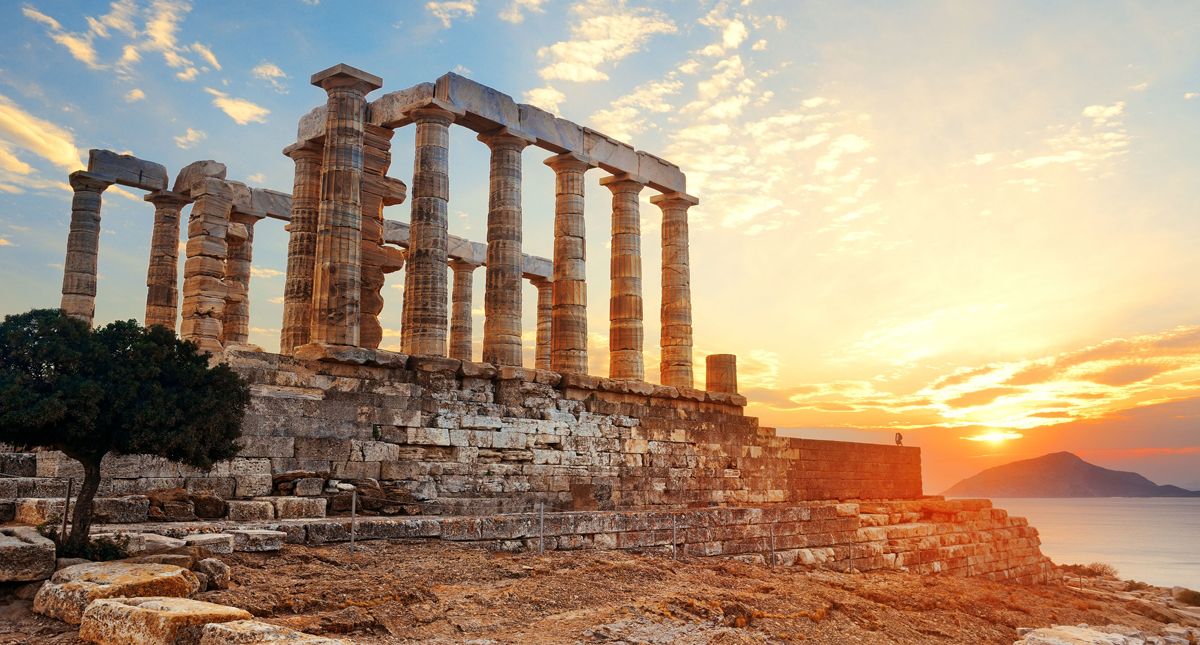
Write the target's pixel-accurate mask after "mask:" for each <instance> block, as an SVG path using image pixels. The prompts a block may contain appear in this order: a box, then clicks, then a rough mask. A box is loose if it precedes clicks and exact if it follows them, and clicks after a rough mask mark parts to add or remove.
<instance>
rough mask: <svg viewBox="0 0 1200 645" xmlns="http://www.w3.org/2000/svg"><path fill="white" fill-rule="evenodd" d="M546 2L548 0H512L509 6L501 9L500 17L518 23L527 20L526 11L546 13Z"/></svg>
mask: <svg viewBox="0 0 1200 645" xmlns="http://www.w3.org/2000/svg"><path fill="white" fill-rule="evenodd" d="M545 4H546V0H510V2H509V3H508V6H507V7H505V8H504V9H503V10H502V11H500V19H501V20H503V21H505V22H511V23H513V24H518V23H521V22H524V21H525V14H526V13H545V11H546V9H545V8H544V7H543V5H545Z"/></svg>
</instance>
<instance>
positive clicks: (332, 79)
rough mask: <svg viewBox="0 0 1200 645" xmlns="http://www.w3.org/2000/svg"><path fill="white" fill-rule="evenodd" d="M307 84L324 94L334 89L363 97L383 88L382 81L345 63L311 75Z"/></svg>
mask: <svg viewBox="0 0 1200 645" xmlns="http://www.w3.org/2000/svg"><path fill="white" fill-rule="evenodd" d="M309 82H310V83H312V84H313V85H316V86H317V87H319V88H321V89H323V90H325V91H326V92H328V91H331V90H335V89H352V90H358V91H360V92H362V93H363V94H364V95H365V94H367V93H369V92H370V91H372V90H377V89H379V88H381V87H383V79H382V78H379V77H378V76H376V75H374V74H371V73H369V72H364V71H362V70H361V69H358V68H356V67H351V66H349V65H347V64H345V63H338V64H337V65H334V66H333V67H330V68H329V69H324V70H321V71H319V72H317V73H316V74H313V75H312V78H311V79H309Z"/></svg>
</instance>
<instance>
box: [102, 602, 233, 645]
mask: <svg viewBox="0 0 1200 645" xmlns="http://www.w3.org/2000/svg"><path fill="white" fill-rule="evenodd" d="M250 618H253V615H252V614H251V613H250V612H248V611H246V610H244V609H238V608H236V607H227V606H225V605H216V604H213V603H211V602H202V601H199V600H192V599H190V598H172V597H149V598H112V599H101V600H97V601H96V602H93V603H92V604H90V605H88V608H87V610H86V611H85V612H84V613H83V620H82V622H80V624H79V638H80V639H82V640H85V641H90V642H93V643H101V644H103V645H196V644H198V643H199V642H200V638H201V632H202V630H203V629H204V626H205V625H208V624H211V623H224V622H229V621H233V620H248V619H250Z"/></svg>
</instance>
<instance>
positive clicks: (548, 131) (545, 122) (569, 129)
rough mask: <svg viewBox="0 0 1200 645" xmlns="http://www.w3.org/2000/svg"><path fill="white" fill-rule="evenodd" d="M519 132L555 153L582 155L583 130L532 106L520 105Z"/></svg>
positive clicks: (518, 107)
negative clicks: (526, 134)
mask: <svg viewBox="0 0 1200 645" xmlns="http://www.w3.org/2000/svg"><path fill="white" fill-rule="evenodd" d="M517 111H518V113H519V114H520V116H521V130H523V131H525V132H526V133H528V134H529V135H530V136H532V137H534V138H535V139H537V142H538V145H539V146H542V147H545V148H548V149H550V150H553V151H555V152H559V153H563V152H575V153H578V154H582V153H583V128H582V127H580V126H578V125H576V124H574V123H571V122H570V121H567V120H566V119H561V118H559V117H556V116H554V115H553V114H551V113H549V112H547V111H545V110H543V109H541V108H538V107H534V106H532V105H526V104H524V103H520V104H518V105H517Z"/></svg>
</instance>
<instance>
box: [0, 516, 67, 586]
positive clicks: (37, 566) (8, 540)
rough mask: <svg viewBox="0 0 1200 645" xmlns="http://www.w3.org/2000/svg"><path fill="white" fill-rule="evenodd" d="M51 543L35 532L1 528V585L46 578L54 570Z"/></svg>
mask: <svg viewBox="0 0 1200 645" xmlns="http://www.w3.org/2000/svg"><path fill="white" fill-rule="evenodd" d="M54 554H55V548H54V542H52V541H51V540H49V539H47V538H45V537H43V536H42V535H41V534H39V533H38V532H37V529H34V528H31V527H27V526H18V527H14V528H0V582H18V581H21V582H24V581H30V580H42V579H44V578H49V577H50V574H52V573H54V567H55V559H54Z"/></svg>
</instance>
